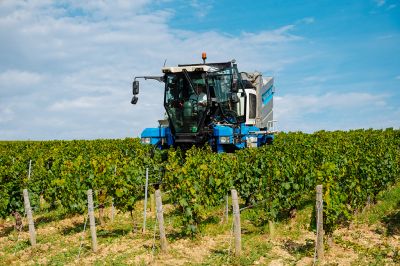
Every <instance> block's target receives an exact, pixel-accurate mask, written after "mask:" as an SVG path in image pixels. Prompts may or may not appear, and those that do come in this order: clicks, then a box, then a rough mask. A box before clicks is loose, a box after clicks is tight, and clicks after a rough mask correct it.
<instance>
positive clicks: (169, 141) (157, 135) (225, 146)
mask: <svg viewBox="0 0 400 266" xmlns="http://www.w3.org/2000/svg"><path fill="white" fill-rule="evenodd" d="M257 131H260V129H259V128H258V127H255V126H247V125H245V124H241V125H240V127H238V128H233V127H231V126H224V125H215V126H214V127H213V139H211V140H210V141H209V144H210V145H213V144H214V145H215V147H216V150H217V152H225V151H227V150H233V149H243V148H245V147H246V138H247V137H256V138H257V147H260V146H263V145H266V144H268V143H272V141H273V140H274V135H273V134H254V133H250V132H257ZM235 136H241V139H242V141H241V142H238V143H235V141H234V140H235ZM221 137H227V138H229V139H228V141H226V142H221ZM141 138H150V143H149V144H151V145H157V147H158V148H159V149H162V148H163V145H162V139H164V145H166V146H168V147H170V146H172V145H173V144H174V138H173V136H172V133H171V129H170V128H169V127H156V128H145V129H144V130H143V132H142V134H141Z"/></svg>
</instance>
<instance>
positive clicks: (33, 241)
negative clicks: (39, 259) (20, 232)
mask: <svg viewBox="0 0 400 266" xmlns="http://www.w3.org/2000/svg"><path fill="white" fill-rule="evenodd" d="M23 194H24V206H25V212H26V216H27V218H28V225H29V236H30V241H31V245H32V246H35V245H36V232H35V224H34V223H33V216H32V209H31V203H30V202H29V195H28V190H27V189H24V190H23Z"/></svg>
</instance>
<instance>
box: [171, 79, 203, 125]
mask: <svg viewBox="0 0 400 266" xmlns="http://www.w3.org/2000/svg"><path fill="white" fill-rule="evenodd" d="M188 75H190V82H189V80H188V79H187V78H186V77H185V75H184V73H173V74H168V75H167V76H166V82H165V86H166V88H165V102H164V106H165V109H166V111H167V113H168V116H169V117H170V120H171V123H172V125H173V127H174V129H175V132H177V133H196V132H197V131H198V129H199V127H200V123H201V121H202V119H201V118H202V117H203V116H204V112H205V110H206V108H207V105H208V103H207V90H206V82H205V79H204V76H205V74H204V73H188Z"/></svg>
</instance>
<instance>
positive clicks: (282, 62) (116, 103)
mask: <svg viewBox="0 0 400 266" xmlns="http://www.w3.org/2000/svg"><path fill="white" fill-rule="evenodd" d="M198 3H199V2H196V1H194V2H191V4H192V5H196V4H198ZM207 8H208V9H207ZM207 8H206V9H204V11H207V12H208V11H209V8H212V7H211V6H210V7H207ZM175 12H177V11H175V10H171V9H164V10H155V9H154V5H153V4H152V2H151V1H148V0H141V1H122V0H121V1H110V0H105V1H101V2H99V1H63V2H54V1H26V2H25V1H2V2H0V58H1V61H0V94H1V97H0V116H1V119H2V120H1V124H0V131H1V132H2V134H1V136H0V138H6V139H27V138H31V139H54V138H66V139H71V138H101V137H106V138H117V137H127V136H137V135H138V134H139V133H140V132H141V130H142V129H143V128H145V127H151V126H156V125H157V120H158V119H160V118H162V116H163V113H164V111H163V106H162V100H163V91H162V89H163V88H162V84H160V83H157V82H155V81H146V82H142V81H141V84H140V86H141V93H140V96H139V102H138V104H137V105H136V106H132V105H131V104H130V99H131V97H132V95H131V82H132V80H133V77H134V76H142V75H161V72H160V69H161V67H162V65H163V63H164V60H165V59H167V65H177V64H181V63H196V62H201V57H200V56H201V52H203V51H206V52H207V54H208V57H209V59H208V60H209V61H214V62H217V61H229V60H231V59H233V58H235V59H236V60H237V62H238V66H239V69H240V70H241V71H253V70H258V71H260V72H263V73H265V74H266V75H270V74H274V73H278V74H279V73H280V72H282V71H285V69H286V68H287V67H288V66H290V65H292V64H294V63H299V62H304V61H309V60H310V53H308V54H304V53H301V51H300V48H299V47H300V46H301V45H302V44H303V43H304V42H305V41H306V39H304V38H303V37H302V36H301V35H299V34H298V33H297V31H296V30H297V26H298V25H299V23H303V26H304V27H305V25H307V24H310V23H313V22H314V18H312V17H307V18H303V19H301V20H299V21H294V22H293V23H291V24H289V25H282V26H281V27H278V28H275V29H271V30H262V31H259V32H243V33H241V34H237V35H229V34H226V33H221V32H216V31H205V32H200V33H199V32H195V31H189V30H182V29H173V28H171V27H170V26H169V23H170V20H171V19H172V18H173V17H174V16H179V14H177V13H175ZM198 16H200V17H201V16H202V14H201V13H198ZM316 77H317V76H314V77H313V76H311V75H310V76H308V82H312V81H313V79H314V81H315V80H317V78H316ZM305 79H306V81H307V77H306V78H305ZM319 81H320V82H323V81H324V80H322V78H320V80H319ZM11 88H13V89H11ZM21 92H23V93H21ZM328 96H329V94H327V95H325V96H315V98H314V99H313V98H312V97H311V99H305V98H304V97H303V98H302V97H301V96H294V95H292V96H291V95H287V96H284V98H281V99H279V98H278V97H277V100H276V103H277V109H276V113H277V114H278V115H280V116H281V117H283V118H285V116H286V117H289V115H292V114H293V113H296V112H298V113H300V112H301V108H297V107H296V104H300V106H303V107H304V109H307V110H309V111H308V112H315V111H313V110H323V108H331V109H332V108H333V109H335V108H337V107H336V106H338V105H339V103H338V102H337V103H334V102H335V100H333V101H332V100H330V99H329V97H328ZM347 96H351V97H359V98H361V99H363V101H366V102H368V101H369V102H371V103H372V102H374V101H373V100H372V99H370V98H368V97H369V95H368V94H367V95H364V94H360V95H351V94H349V95H347ZM296 97H297V98H296ZM299 97H300V98H299ZM321 97H322V98H321ZM345 98H346V97H344V98H339V99H337V100H336V101H339V100H343V101H344V100H346V99H345ZM321 99H322V100H324V101H330V102H331V103H330V105H329V104H327V103H326V104H325V105H321V103H319V102H318V101H319V100H321ZM380 100H381V103H382V104H383V103H384V101H385V98H382V99H380ZM296 101H298V103H297V102H296ZM310 106H319V109H318V108H317V109H312V108H310ZM342 106H343V103H342ZM345 106H346V108H350V106H351V103H348V105H345ZM359 106H365V105H359ZM294 128H296V127H295V126H294Z"/></svg>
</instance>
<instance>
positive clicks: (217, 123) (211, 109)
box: [131, 53, 275, 152]
mask: <svg viewBox="0 0 400 266" xmlns="http://www.w3.org/2000/svg"><path fill="white" fill-rule="evenodd" d="M206 58H207V57H206V54H205V53H203V54H202V59H203V63H202V64H190V65H178V66H175V67H163V68H162V72H163V76H142V77H135V79H134V81H133V86H132V90H133V94H134V96H133V98H132V101H131V103H132V104H136V103H137V101H138V97H137V95H138V94H139V81H138V80H137V79H139V78H143V79H155V80H158V81H160V82H163V83H165V90H164V108H165V111H166V115H167V119H164V120H159V126H158V127H157V128H146V129H144V131H143V132H142V134H141V141H142V143H145V144H153V145H156V146H158V147H159V148H167V147H170V146H174V147H177V146H179V147H181V148H188V147H190V146H193V145H196V146H200V145H204V144H205V143H208V144H210V145H211V147H213V149H214V150H215V151H218V152H223V151H225V152H229V151H234V150H236V149H241V148H244V147H258V146H262V145H265V144H269V143H272V141H273V137H274V122H275V121H274V120H273V110H272V108H273V95H274V86H273V78H271V77H268V78H264V79H263V77H262V74H261V73H258V72H253V73H246V72H239V71H238V68H237V65H236V62H235V60H232V61H230V62H223V63H206Z"/></svg>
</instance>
